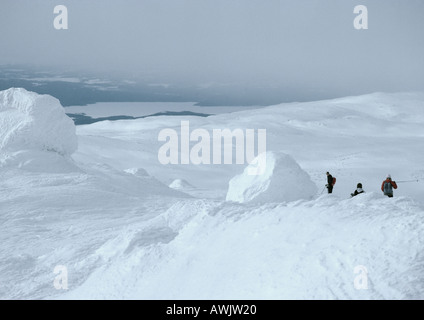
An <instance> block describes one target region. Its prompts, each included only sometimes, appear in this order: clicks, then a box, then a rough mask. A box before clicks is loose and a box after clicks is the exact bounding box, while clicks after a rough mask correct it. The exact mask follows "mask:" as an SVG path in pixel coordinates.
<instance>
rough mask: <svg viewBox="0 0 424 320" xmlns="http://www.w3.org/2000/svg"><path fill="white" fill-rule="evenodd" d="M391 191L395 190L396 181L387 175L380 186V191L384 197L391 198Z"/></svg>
mask: <svg viewBox="0 0 424 320" xmlns="http://www.w3.org/2000/svg"><path fill="white" fill-rule="evenodd" d="M393 189H397V184H396V181H393V180H392V177H391V176H390V174H389V175H387V178H386V180H384V181H383V183H382V184H381V191H383V192H384V195H385V196H388V197H389V198H393Z"/></svg>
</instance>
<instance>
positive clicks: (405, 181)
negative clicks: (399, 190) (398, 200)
mask: <svg viewBox="0 0 424 320" xmlns="http://www.w3.org/2000/svg"><path fill="white" fill-rule="evenodd" d="M419 181H420V180H418V179H416V180H403V181H396V183H407V182H419Z"/></svg>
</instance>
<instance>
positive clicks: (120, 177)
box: [0, 93, 424, 299]
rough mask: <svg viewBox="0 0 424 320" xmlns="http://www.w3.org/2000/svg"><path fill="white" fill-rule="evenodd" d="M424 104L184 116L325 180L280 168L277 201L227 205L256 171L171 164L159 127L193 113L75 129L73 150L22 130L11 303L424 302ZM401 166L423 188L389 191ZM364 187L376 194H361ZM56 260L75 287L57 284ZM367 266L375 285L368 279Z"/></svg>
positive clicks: (1, 291) (376, 99)
mask: <svg viewBox="0 0 424 320" xmlns="http://www.w3.org/2000/svg"><path fill="white" fill-rule="evenodd" d="M3 94H4V93H3ZM27 94H28V96H30V97H34V96H33V95H32V94H30V93H27ZM23 96H24V97H23V98H22V99H23V100H25V101H26V99H28V98H26V97H25V96H26V95H25V94H24V95H23ZM3 101H5V100H3ZM37 101H38V100H37ZM40 105H42V104H40ZM3 106H4V107H2V109H1V110H2V111H3V110H8V111H7V112H8V115H7V117H8V118H7V119H9V120H8V123H10V121H16V123H19V121H18V120H19V119H21V118H19V117H22V116H21V115H16V114H13V115H12V114H11V113H10V110H11V107H10V106H9V104H8V103H4V102H3ZM423 107H424V94H419V93H403V94H382V93H376V94H372V95H367V96H361V97H346V98H343V99H336V100H329V101H318V102H310V103H291V104H284V105H278V106H270V107H267V108H263V109H258V110H248V111H240V112H234V113H227V114H220V115H217V116H211V117H208V118H200V117H184V119H183V120H189V121H190V127H191V129H195V128H203V129H206V130H213V129H214V128H230V129H235V128H242V129H248V128H251V129H261V128H264V129H266V130H267V150H269V151H271V152H277V153H278V152H283V153H284V154H287V155H289V156H290V158H291V159H292V162H290V167H291V168H297V169H296V170H300V171H299V172H303V173H304V174H305V175H306V176H308V179H310V180H312V182H311V181H310V180H308V179H304V180H303V179H300V180H295V179H293V177H290V176H289V175H287V173H285V170H282V169H283V168H281V170H273V171H272V173H271V172H270V174H269V177H268V178H269V179H270V181H274V182H273V183H274V184H275V186H276V187H275V188H271V189H269V192H271V193H268V196H271V197H268V198H267V199H268V200H267V201H266V202H247V203H234V202H232V201H226V195H227V193H228V191H229V190H230V189H229V182H230V180H231V179H233V178H234V177H236V176H238V175H240V174H242V173H243V171H244V170H245V168H246V165H236V164H233V165H214V164H211V165H162V164H160V163H159V161H158V149H159V148H160V146H161V145H162V142H159V141H158V140H157V137H158V133H159V131H160V130H162V129H163V128H173V129H175V130H176V131H177V132H178V131H179V130H180V124H181V120H182V118H181V117H172V116H169V117H153V118H148V119H138V120H127V121H115V122H110V121H104V122H99V123H95V124H92V125H87V126H81V127H77V129H76V135H77V137H78V149H77V150H76V151H75V152H74V153H72V152H69V154H63V153H60V152H57V151H55V150H54V149H51V148H44V147H43V146H42V145H40V144H37V143H36V144H35V145H36V146H37V147H34V148H32V147H28V146H32V145H33V144H23V143H21V141H23V140H27V138H28V139H29V136H28V135H26V134H25V133H24V132H26V131H19V132H20V134H21V137H22V139H20V140H16V141H20V142H19V143H17V144H13V143H12V142H10V143H8V147H7V150H6V148H3V149H2V150H0V152H3V154H6V153H8V154H10V152H9V151H8V150H13V152H14V153H13V154H14V157H16V158H13V159H18V160H16V161H15V160H14V161H3V162H1V163H0V225H1V228H2V232H1V233H0V256H1V259H0V298H1V299H43V298H54V299H68V298H70V299H81V298H88V299H102V298H116V299H152V298H153V299H199V298H200V299H245V298H246V299H247V298H249V299H282V298H287V299H422V298H424V296H423V292H424V291H423V289H424V288H423V287H424V276H423V275H422V273H421V270H422V267H423V258H424V257H423V254H422V251H423V250H422V248H423V236H424V228H423V223H424V222H423V214H424V210H423V206H424V200H423V197H422V194H423V192H424V187H423V184H422V179H423V178H424V168H423V166H422V163H424V153H423V152H422V150H424V148H423V147H424V143H423V136H424V131H423V129H422V123H423V121H424V108H423ZM37 114H39V115H41V113H40V111H38V112H37ZM3 116H4V113H0V117H1V119H0V121H5V119H6V118H5V117H3ZM44 117H47V114H45V115H44V116H43V117H42V118H44ZM34 119H35V118H30V117H26V121H27V122H28V123H29V124H31V126H32V128H34V130H35V132H44V131H43V130H42V126H43V125H45V122H43V121H40V122H37V121H36V120H34ZM1 131H2V133H1V134H4V132H5V131H4V127H1ZM3 136H4V135H3ZM3 136H2V137H3ZM43 137H45V136H38V137H37V138H36V141H41V140H42V138H43ZM65 137H66V134H62V133H60V132H56V134H55V141H62V142H63V141H66V138H65ZM43 139H44V138H43ZM46 140H47V141H49V140H48V139H47V138H46ZM10 141H11V140H10ZM28 141H29V140H28ZM72 143H73V142H72ZM6 151H7V152H6ZM19 155H23V156H22V158H19V157H18V156H19ZM8 159H10V158H8ZM287 163H289V162H287ZM287 163H286V165H287ZM300 168H301V169H300ZM326 171H330V172H331V173H332V174H333V175H334V176H336V177H337V184H336V186H335V189H334V193H333V194H332V195H327V194H320V192H321V191H322V188H323V187H324V185H325V183H326V177H325V172H326ZM388 173H390V174H391V175H392V177H393V179H394V180H410V179H420V182H418V183H417V182H415V183H404V184H402V183H399V188H398V189H397V190H395V197H394V198H393V199H388V198H386V197H383V195H382V194H381V191H380V190H379V188H380V185H381V182H382V180H383V179H384V178H385V176H386V175H387V174H388ZM241 180H242V181H244V180H243V179H241ZM175 181H177V182H184V183H175ZM233 181H234V180H233ZM296 181H298V183H299V184H300V185H301V187H304V188H305V189H307V188H310V186H311V185H310V184H312V185H316V186H317V187H318V190H317V189H316V187H315V190H317V192H316V195H315V197H313V198H312V199H309V198H308V197H306V198H304V199H301V198H302V197H299V198H297V199H299V200H295V201H293V199H288V198H287V199H285V198H284V196H281V198H279V197H278V192H276V190H278V187H279V186H284V184H285V183H296ZM307 181H309V182H307ZM173 182H174V183H173ZM357 182H362V184H363V186H364V189H365V191H366V193H365V194H362V195H359V196H357V197H355V198H352V199H350V198H349V195H350V193H351V192H353V190H354V189H355V187H356V183H357ZM169 185H171V186H173V187H174V188H170V187H169ZM175 186H177V188H175ZM188 186H190V188H188ZM192 186H196V187H192ZM180 187H181V188H180ZM245 187H249V186H248V185H246V186H245ZM188 189H190V190H189V191H190V192H187V190H188ZM196 190H197V191H198V192H196ZM262 190H264V189H262ZM181 191H182V192H181ZM264 192H265V194H264V195H266V194H267V190H265V191H264ZM58 265H60V266H65V267H66V268H67V272H68V274H67V275H68V289H66V290H63V289H57V288H55V286H54V280H55V277H56V276H57V274H55V273H54V269H55V267H56V266H58ZM358 267H360V268H363V267H364V268H365V269H366V270H367V289H358V288H357V287H356V286H355V281H356V279H357V277H358V275H359V274H358V273H355V271H357V268H358ZM361 270H363V269H361Z"/></svg>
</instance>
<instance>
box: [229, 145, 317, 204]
mask: <svg viewBox="0 0 424 320" xmlns="http://www.w3.org/2000/svg"><path fill="white" fill-rule="evenodd" d="M316 193H317V187H316V185H315V183H313V182H312V180H311V178H310V177H309V175H308V174H307V173H306V172H305V171H304V170H303V169H302V168H301V167H300V166H299V164H298V163H297V162H296V161H295V160H294V159H293V158H292V157H291V156H290V155H287V154H284V153H281V152H272V151H268V152H266V153H262V154H260V155H259V156H258V157H256V158H255V159H254V160H253V161H252V163H251V164H250V165H248V166H247V167H246V168H245V170H244V171H243V173H242V174H240V175H238V176H235V177H234V178H232V179H231V180H230V182H229V188H228V192H227V197H226V200H227V201H234V202H239V203H245V202H250V201H255V202H282V201H295V200H299V199H310V198H311V197H313V196H314V195H315V194H316Z"/></svg>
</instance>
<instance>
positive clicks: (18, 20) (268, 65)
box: [0, 0, 424, 92]
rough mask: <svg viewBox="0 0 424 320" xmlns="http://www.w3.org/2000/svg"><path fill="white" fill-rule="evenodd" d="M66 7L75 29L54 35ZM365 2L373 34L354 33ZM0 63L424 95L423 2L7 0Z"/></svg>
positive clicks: (0, 10) (0, 24) (0, 17)
mask: <svg viewBox="0 0 424 320" xmlns="http://www.w3.org/2000/svg"><path fill="white" fill-rule="evenodd" d="M59 4H64V5H66V6H67V8H68V11H69V12H68V13H69V30H61V31H59V30H55V29H54V28H53V19H54V14H53V8H54V7H55V6H56V5H59ZM360 4H363V5H366V6H367V7H368V11H369V29H368V30H355V29H354V28H353V20H354V18H355V15H354V14H353V8H354V7H355V6H356V5H360ZM0 29H1V32H0V64H10V63H16V64H22V63H28V64H37V65H43V66H55V67H57V66H63V67H64V68H69V67H72V68H80V69H85V70H89V71H101V72H103V73H110V74H116V75H119V76H122V77H125V76H138V75H140V76H145V75H151V77H152V81H157V82H165V81H166V82H173V83H190V84H194V83H199V84H200V83H208V82H220V83H227V82H228V83H234V82H241V83H251V84H255V85H262V84H263V85H270V84H275V85H276V86H280V85H281V86H282V85H287V86H291V87H297V88H302V87H309V88H315V89H316V90H321V91H326V90H330V91H332V92H337V90H341V89H343V88H346V87H355V88H356V89H358V90H364V91H401V90H424V58H423V57H424V36H423V31H424V1H422V0H408V1H404V0H372V1H366V0H361V1H360V0H323V1H316V0H291V1H286V0H120V1H118V0H90V1H86V0H64V1H62V0H61V1H59V0H54V1H51V0H0Z"/></svg>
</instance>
